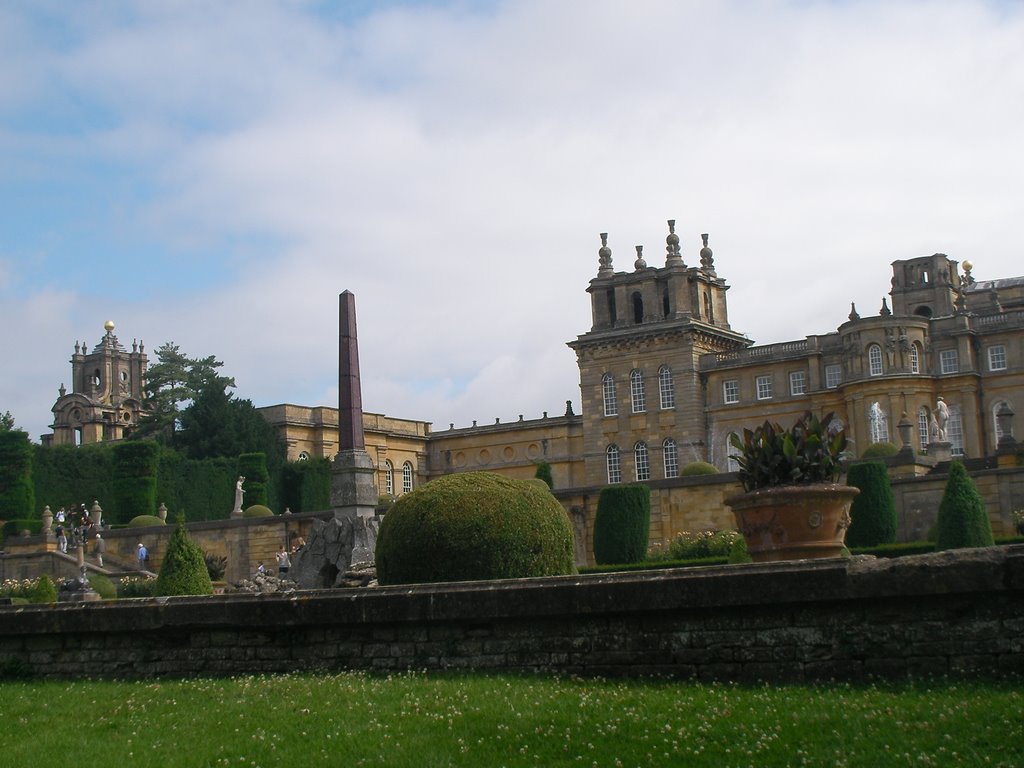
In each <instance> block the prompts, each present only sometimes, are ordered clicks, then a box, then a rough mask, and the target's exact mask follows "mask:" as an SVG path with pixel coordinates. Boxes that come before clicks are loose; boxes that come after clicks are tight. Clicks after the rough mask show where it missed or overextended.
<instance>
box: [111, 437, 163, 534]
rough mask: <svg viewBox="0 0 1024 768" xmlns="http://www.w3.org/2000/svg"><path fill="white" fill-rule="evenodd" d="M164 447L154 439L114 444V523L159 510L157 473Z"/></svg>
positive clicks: (151, 513)
mask: <svg viewBox="0 0 1024 768" xmlns="http://www.w3.org/2000/svg"><path fill="white" fill-rule="evenodd" d="M159 462H160V446H159V445H157V444H156V443H155V442H153V441H152V440H125V441H122V442H120V443H117V444H116V445H115V446H114V499H113V501H114V503H113V512H114V514H113V515H111V517H112V522H117V523H123V522H126V521H128V520H130V519H131V518H133V517H135V516H137V515H153V514H155V513H156V473H157V466H158V465H159Z"/></svg>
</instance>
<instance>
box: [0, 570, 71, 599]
mask: <svg viewBox="0 0 1024 768" xmlns="http://www.w3.org/2000/svg"><path fill="white" fill-rule="evenodd" d="M0 597H9V598H11V599H13V600H19V601H24V602H26V603H55V602H57V587H56V586H55V585H54V583H53V580H52V579H51V578H50V577H49V576H47V575H46V574H43V575H42V576H40V577H39V578H36V579H6V580H5V581H4V582H3V584H0Z"/></svg>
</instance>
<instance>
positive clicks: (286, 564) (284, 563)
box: [277, 549, 292, 579]
mask: <svg viewBox="0 0 1024 768" xmlns="http://www.w3.org/2000/svg"><path fill="white" fill-rule="evenodd" d="M291 567H292V561H291V559H290V558H289V557H288V552H287V551H286V550H284V549H282V550H281V551H280V552H278V553H277V575H278V578H282V579H283V578H284V577H285V576H286V575H287V574H288V569H289V568H291Z"/></svg>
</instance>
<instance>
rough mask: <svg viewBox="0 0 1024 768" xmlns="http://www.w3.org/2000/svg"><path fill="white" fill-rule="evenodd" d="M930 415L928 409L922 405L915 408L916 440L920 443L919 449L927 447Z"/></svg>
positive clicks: (929, 433) (929, 436)
mask: <svg viewBox="0 0 1024 768" xmlns="http://www.w3.org/2000/svg"><path fill="white" fill-rule="evenodd" d="M930 427H931V416H930V415H929V414H928V409H927V408H925V407H924V406H923V405H922V406H921V407H920V408H918V409H917V442H918V443H920V444H921V450H924V449H925V448H927V447H928V443H929V442H930V441H931V439H932V436H931V429H930Z"/></svg>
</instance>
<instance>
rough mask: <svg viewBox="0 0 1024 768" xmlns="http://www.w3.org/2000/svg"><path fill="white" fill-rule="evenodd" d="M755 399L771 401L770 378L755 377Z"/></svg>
mask: <svg viewBox="0 0 1024 768" xmlns="http://www.w3.org/2000/svg"><path fill="white" fill-rule="evenodd" d="M757 399H758V400H771V399H772V377H771V376H758V377H757Z"/></svg>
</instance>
